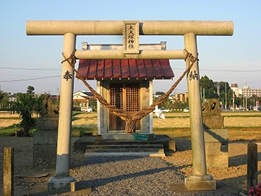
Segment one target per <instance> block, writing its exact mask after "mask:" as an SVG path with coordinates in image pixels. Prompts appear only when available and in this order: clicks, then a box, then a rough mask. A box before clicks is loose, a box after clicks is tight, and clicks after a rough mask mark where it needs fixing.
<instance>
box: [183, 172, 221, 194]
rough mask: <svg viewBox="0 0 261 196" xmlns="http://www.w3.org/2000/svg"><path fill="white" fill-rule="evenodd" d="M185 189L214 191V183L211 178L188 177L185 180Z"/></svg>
mask: <svg viewBox="0 0 261 196" xmlns="http://www.w3.org/2000/svg"><path fill="white" fill-rule="evenodd" d="M185 187H186V189H187V190H191V191H192V190H195V191H200V190H205V191H207V190H216V181H215V180H213V178H212V176H210V175H205V176H188V177H186V178H185Z"/></svg>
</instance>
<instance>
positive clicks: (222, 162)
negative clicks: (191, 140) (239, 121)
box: [204, 129, 229, 168]
mask: <svg viewBox="0 0 261 196" xmlns="http://www.w3.org/2000/svg"><path fill="white" fill-rule="evenodd" d="M204 135H205V152H206V162H207V168H210V167H218V168H224V167H228V166H229V161H228V130H227V129H205V132H204Z"/></svg>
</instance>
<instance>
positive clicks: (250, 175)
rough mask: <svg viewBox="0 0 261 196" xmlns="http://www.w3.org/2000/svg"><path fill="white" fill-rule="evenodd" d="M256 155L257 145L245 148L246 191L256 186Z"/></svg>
mask: <svg viewBox="0 0 261 196" xmlns="http://www.w3.org/2000/svg"><path fill="white" fill-rule="evenodd" d="M257 166H258V153H257V144H255V143H249V144H248V146H247V190H249V189H250V188H251V187H255V186H256V185H257V184H258V169H257V168H258V167H257Z"/></svg>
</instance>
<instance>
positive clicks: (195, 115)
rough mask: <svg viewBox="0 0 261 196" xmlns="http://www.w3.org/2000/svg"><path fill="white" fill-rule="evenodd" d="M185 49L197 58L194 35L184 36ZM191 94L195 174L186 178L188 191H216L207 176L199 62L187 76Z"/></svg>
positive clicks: (187, 62)
mask: <svg viewBox="0 0 261 196" xmlns="http://www.w3.org/2000/svg"><path fill="white" fill-rule="evenodd" d="M184 39H185V49H186V50H187V51H188V52H189V53H191V54H192V55H193V57H197V40H196V35H195V34H194V33H187V34H185V35H184ZM190 64H191V62H190V59H189V58H187V59H186V66H187V67H188V66H190ZM187 85H188V93H189V114H190V129H191V146H192V157H193V174H192V175H191V176H188V177H187V178H185V187H186V189H187V190H216V181H215V180H213V178H212V176H211V175H208V174H207V167H206V156H205V143H204V129H203V118H202V108H201V96H200V87H199V68H198V61H195V63H194V64H193V66H192V68H191V70H190V71H189V73H188V74H187Z"/></svg>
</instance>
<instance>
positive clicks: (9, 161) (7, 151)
mask: <svg viewBox="0 0 261 196" xmlns="http://www.w3.org/2000/svg"><path fill="white" fill-rule="evenodd" d="M3 173H4V176H3V195H4V196H13V195H14V148H10V147H6V148H4V171H3Z"/></svg>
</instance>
